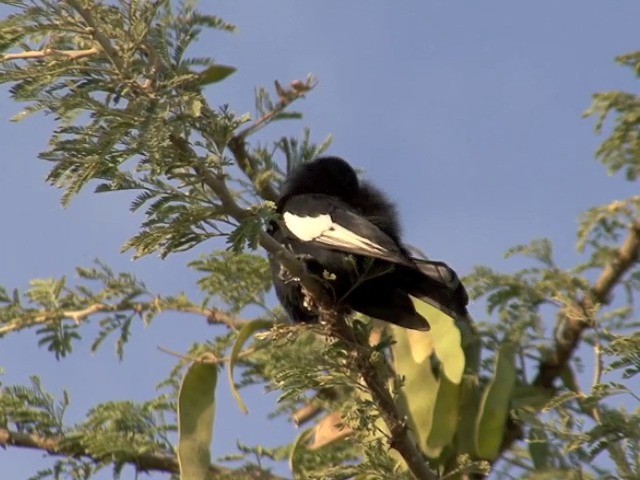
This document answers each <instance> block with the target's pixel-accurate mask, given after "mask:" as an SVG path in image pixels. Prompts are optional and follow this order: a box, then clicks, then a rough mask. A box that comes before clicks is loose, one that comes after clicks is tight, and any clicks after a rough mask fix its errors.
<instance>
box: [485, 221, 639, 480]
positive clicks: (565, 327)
mask: <svg viewBox="0 0 640 480" xmlns="http://www.w3.org/2000/svg"><path fill="white" fill-rule="evenodd" d="M639 259H640V221H636V222H635V223H634V224H632V225H631V227H630V229H629V235H628V236H627V238H626V239H625V241H624V243H623V244H622V246H621V247H620V248H619V249H618V251H617V253H616V256H615V258H614V259H613V260H612V261H611V262H610V263H609V264H608V265H607V266H606V267H605V268H604V270H603V271H602V273H601V274H600V277H599V278H598V279H597V280H596V282H595V284H594V285H593V288H592V289H591V292H590V296H589V297H584V298H582V299H581V300H580V301H579V305H578V307H579V308H580V309H581V310H583V311H589V310H590V307H591V306H592V305H593V302H596V303H600V304H602V305H607V304H609V302H610V301H611V292H612V290H613V288H614V287H615V286H616V285H617V284H618V282H619V281H620V279H621V278H622V277H623V276H624V274H625V273H627V272H628V271H629V269H630V268H631V267H632V266H633V264H634V263H636V262H637V261H638V260H639ZM561 315H562V318H561V321H562V322H563V323H562V328H561V330H560V331H559V332H557V334H556V335H555V343H554V346H553V354H552V355H551V356H550V357H549V358H548V359H546V360H544V361H542V362H541V363H540V366H539V367H538V373H537V375H536V378H535V379H534V380H533V385H534V386H536V387H539V388H541V389H544V390H547V391H549V392H552V393H553V392H554V391H555V388H554V385H553V384H554V382H555V381H556V379H558V378H559V377H560V375H561V374H562V373H563V371H564V370H565V369H566V368H567V366H568V364H569V361H570V360H571V357H572V356H573V354H574V353H575V351H576V349H577V348H578V346H579V344H580V339H581V338H582V333H583V332H584V331H585V330H586V329H588V328H592V327H593V326H594V325H593V324H592V323H589V322H587V321H585V320H584V318H582V317H583V316H581V315H567V314H563V313H561ZM521 437H522V426H521V425H520V424H518V423H516V422H510V424H508V425H507V428H506V432H505V436H504V440H503V443H502V446H501V449H500V450H501V452H504V451H506V450H508V449H509V448H510V447H511V445H512V444H513V442H515V441H516V440H518V439H520V438H521ZM614 453H615V452H614ZM478 478H484V476H481V477H478Z"/></svg>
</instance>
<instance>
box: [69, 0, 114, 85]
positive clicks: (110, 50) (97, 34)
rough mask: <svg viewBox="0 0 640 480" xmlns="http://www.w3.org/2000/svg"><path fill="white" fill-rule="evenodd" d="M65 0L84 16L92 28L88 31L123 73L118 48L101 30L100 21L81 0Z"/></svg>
mask: <svg viewBox="0 0 640 480" xmlns="http://www.w3.org/2000/svg"><path fill="white" fill-rule="evenodd" d="M64 1H65V3H66V4H67V5H69V6H70V7H71V8H73V9H74V10H75V11H76V12H78V14H79V15H80V16H81V17H82V19H83V20H84V21H85V22H86V23H87V25H88V26H89V28H90V31H89V32H88V33H90V34H91V35H93V38H95V39H96V41H97V42H98V44H99V45H100V47H102V50H103V51H104V53H105V54H106V55H107V57H109V60H111V63H113V65H114V66H115V67H116V68H117V69H118V71H119V72H120V73H122V70H123V63H122V59H121V58H120V55H118V52H117V51H116V49H115V48H114V47H113V45H112V44H111V41H110V40H109V39H108V38H107V37H106V36H105V35H104V34H103V33H102V32H101V31H100V29H99V26H98V23H97V22H96V20H95V18H93V15H92V13H91V11H90V10H88V9H86V8H84V7H83V6H82V3H81V2H80V1H79V0H64Z"/></svg>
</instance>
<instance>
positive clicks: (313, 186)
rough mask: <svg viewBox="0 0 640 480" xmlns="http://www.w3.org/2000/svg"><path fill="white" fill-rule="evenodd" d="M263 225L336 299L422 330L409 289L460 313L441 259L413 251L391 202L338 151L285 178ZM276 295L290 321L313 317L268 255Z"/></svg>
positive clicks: (457, 293)
mask: <svg viewBox="0 0 640 480" xmlns="http://www.w3.org/2000/svg"><path fill="white" fill-rule="evenodd" d="M276 210H277V212H278V213H279V214H281V215H282V221H280V222H277V221H273V222H271V224H270V225H269V229H268V232H269V233H270V234H271V235H272V236H273V237H274V238H275V239H276V240H278V241H279V242H280V243H281V244H283V245H284V246H285V247H286V248H288V249H290V250H291V251H292V252H293V253H294V254H295V255H296V256H297V257H298V258H299V259H301V260H302V261H303V262H304V263H305V265H306V267H307V270H308V271H309V272H310V273H312V274H315V275H317V276H319V277H321V278H323V279H324V280H325V282H326V283H327V285H328V286H329V291H330V292H331V293H332V294H333V299H334V301H335V302H336V304H337V305H340V306H341V307H343V308H346V309H347V310H354V311H356V312H360V313H362V314H364V315H367V316H370V317H373V318H377V319H380V320H385V321H388V322H391V323H395V324H396V325H400V326H402V327H405V328H411V329H415V330H429V323H428V320H427V319H425V318H424V317H422V316H421V315H419V314H418V313H417V312H416V310H415V307H414V305H413V302H412V301H411V298H410V297H409V295H412V296H414V297H416V298H419V299H421V300H423V301H425V302H428V303H430V304H431V305H433V306H434V307H436V308H438V309H440V310H441V311H443V312H445V313H447V314H449V315H452V316H455V315H466V313H467V310H466V305H467V303H468V300H469V299H468V296H467V292H466V290H465V289H464V286H463V285H462V283H461V282H460V280H459V279H458V276H457V275H456V273H455V272H454V271H453V270H452V269H451V268H449V267H448V266H447V265H446V264H445V263H442V262H434V261H428V260H421V259H416V258H413V257H412V256H411V255H410V253H409V252H408V250H407V249H406V248H405V247H404V246H403V244H402V241H401V239H400V226H399V222H398V218H397V212H396V209H395V207H394V205H393V204H392V203H391V202H389V200H387V198H386V197H385V195H384V194H383V193H382V192H381V191H380V190H378V189H377V188H376V187H374V186H373V185H371V184H370V183H368V182H366V181H362V180H360V179H358V176H357V174H356V172H355V171H354V170H353V168H352V167H351V166H350V165H349V164H348V163H347V162H346V161H344V160H342V159H341V158H338V157H323V158H318V159H316V160H314V161H311V162H309V163H306V164H303V165H301V166H300V167H298V168H297V169H296V170H294V171H293V172H292V173H291V174H290V175H289V177H288V178H287V180H286V181H285V184H284V187H283V189H282V192H281V195H280V198H279V199H278V201H277V203H276ZM270 261H271V271H272V275H273V281H274V286H275V290H276V294H277V296H278V299H279V300H280V303H281V304H282V306H283V307H284V309H285V310H286V312H287V314H288V315H289V316H290V317H291V319H292V320H293V321H297V322H316V321H317V320H318V313H317V310H315V309H314V306H313V305H312V304H310V302H309V299H308V298H307V297H306V295H305V293H304V292H303V290H302V287H301V284H300V282H299V280H298V279H296V278H292V277H291V275H289V274H288V272H287V271H286V269H285V268H284V267H282V266H281V265H280V264H279V263H278V262H277V261H276V260H275V259H273V258H270Z"/></svg>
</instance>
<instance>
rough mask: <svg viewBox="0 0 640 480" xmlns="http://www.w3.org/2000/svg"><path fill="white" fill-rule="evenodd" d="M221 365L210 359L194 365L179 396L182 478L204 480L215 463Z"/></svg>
mask: <svg viewBox="0 0 640 480" xmlns="http://www.w3.org/2000/svg"><path fill="white" fill-rule="evenodd" d="M217 379H218V368H217V366H216V365H215V364H213V363H207V358H206V357H203V358H202V360H201V361H196V362H194V363H192V364H191V366H190V367H189V370H187V373H186V374H185V376H184V378H183V380H182V385H181V386H180V394H179V397H178V430H179V437H180V438H179V442H178V460H179V463H180V480H204V479H205V478H206V477H207V474H208V472H209V468H210V465H211V441H212V439H213V420H214V415H215V390H216V383H217Z"/></svg>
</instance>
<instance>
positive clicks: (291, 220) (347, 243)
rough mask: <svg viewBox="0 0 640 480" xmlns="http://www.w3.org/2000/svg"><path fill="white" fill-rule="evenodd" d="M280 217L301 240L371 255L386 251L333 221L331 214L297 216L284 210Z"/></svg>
mask: <svg viewBox="0 0 640 480" xmlns="http://www.w3.org/2000/svg"><path fill="white" fill-rule="evenodd" d="M282 218H283V219H284V223H285V225H286V226H287V228H288V229H289V230H290V231H291V233H293V234H294V235H295V236H296V237H298V238H299V239H300V240H302V241H303V242H311V241H314V242H318V243H322V244H324V245H327V246H331V247H337V248H343V249H344V248H351V249H353V250H359V251H362V252H370V253H371V254H372V255H380V254H384V253H386V252H387V251H388V250H387V249H386V248H383V247H381V246H380V245H378V244H377V243H375V242H372V241H371V240H368V239H366V238H364V237H361V236H360V235H357V234H355V233H353V232H352V231H350V230H348V229H346V228H344V227H343V226H342V225H338V224H337V223H334V222H333V220H332V219H331V215H328V214H325V215H318V216H317V217H299V216H297V215H294V214H292V213H290V212H284V214H283V215H282Z"/></svg>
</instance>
